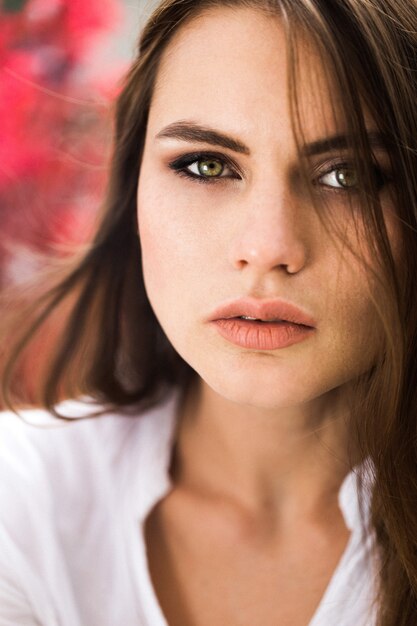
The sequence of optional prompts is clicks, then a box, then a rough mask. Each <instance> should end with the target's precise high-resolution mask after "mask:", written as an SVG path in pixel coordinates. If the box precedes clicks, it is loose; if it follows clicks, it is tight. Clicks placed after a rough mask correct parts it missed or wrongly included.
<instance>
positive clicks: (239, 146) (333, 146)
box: [156, 121, 386, 156]
mask: <svg viewBox="0 0 417 626" xmlns="http://www.w3.org/2000/svg"><path fill="white" fill-rule="evenodd" d="M367 135H368V141H369V144H370V146H371V147H372V148H380V149H383V150H386V141H384V137H383V135H382V133H380V132H378V131H368V133H367ZM156 138H157V139H164V138H169V139H180V140H182V141H188V142H197V143H209V144H211V145H213V146H221V147H222V148H228V149H229V150H233V152H238V153H240V154H246V155H250V153H251V152H250V149H249V148H248V146H246V145H245V144H244V143H242V142H241V141H240V140H239V139H236V138H234V137H232V136H230V135H227V134H225V133H222V132H220V131H218V130H216V129H214V128H210V127H208V126H201V125H199V124H196V123H194V122H189V121H178V122H173V123H172V124H169V125H168V126H166V127H165V128H163V129H162V130H161V131H159V132H158V133H157V135H156ZM351 145H352V139H349V137H348V136H347V135H334V136H332V137H326V138H324V139H318V140H317V141H313V142H311V143H308V144H306V145H305V146H303V147H302V153H303V154H304V155H305V156H315V155H318V154H323V153H326V152H332V151H333V150H341V149H346V148H349V146H351Z"/></svg>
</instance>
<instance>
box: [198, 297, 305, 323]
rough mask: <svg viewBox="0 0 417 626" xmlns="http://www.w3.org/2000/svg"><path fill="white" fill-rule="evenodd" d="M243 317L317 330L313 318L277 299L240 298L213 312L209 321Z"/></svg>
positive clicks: (295, 306)
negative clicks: (277, 321)
mask: <svg viewBox="0 0 417 626" xmlns="http://www.w3.org/2000/svg"><path fill="white" fill-rule="evenodd" d="M241 315H245V316H247V317H255V318H256V319H260V320H264V321H272V320H282V321H284V322H290V323H291V324H299V325H302V326H306V327H309V328H315V327H316V325H317V323H316V321H315V320H314V319H313V317H311V315H309V314H308V313H306V312H305V311H303V310H302V309H301V308H299V307H298V306H297V305H295V304H293V303H291V302H286V301H285V300H281V299H277V298H274V299H273V300H258V299H256V298H240V299H238V300H234V301H232V302H226V303H224V304H222V305H220V306H219V307H218V308H216V309H215V310H214V311H213V312H212V314H211V315H210V317H209V319H208V321H210V322H216V321H218V320H225V319H230V318H232V317H240V316H241Z"/></svg>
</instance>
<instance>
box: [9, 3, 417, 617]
mask: <svg viewBox="0 0 417 626" xmlns="http://www.w3.org/2000/svg"><path fill="white" fill-rule="evenodd" d="M416 26H417V7H416V5H415V3H414V2H413V3H410V0H395V1H394V0H378V2H373V3H372V2H368V0H366V1H365V0H335V1H334V2H328V1H327V0H326V1H324V0H315V1H312V0H270V1H267V0H265V1H262V0H258V1H243V0H230V1H229V0H228V1H226V2H224V1H222V2H217V1H215V0H198V1H196V0H193V1H192V2H191V1H190V2H184V1H183V0H182V1H180V0H167V1H165V2H163V3H162V4H161V5H160V7H159V8H158V9H157V10H156V11H155V12H154V14H153V15H152V16H151V18H150V20H149V22H148V24H147V26H146V27H145V29H144V31H143V33H142V36H141V40H140V52H139V56H138V59H137V60H136V61H135V63H134V64H133V67H132V69H131V71H130V73H129V76H128V77H127V81H126V84H125V87H124V90H123V92H122V94H121V96H120V99H119V102H118V108H117V124H116V132H115V135H116V136H115V153H114V160H113V170H112V178H111V183H110V188H109V194H108V201H107V205H106V208H105V211H104V213H103V215H102V219H101V223H100V224H99V226H98V229H97V234H96V236H95V239H94V242H93V243H92V245H91V248H90V249H89V250H88V251H87V252H85V251H84V253H83V255H82V256H81V257H80V258H78V259H76V261H75V262H74V264H73V267H72V268H70V270H68V272H67V274H66V276H65V277H64V278H61V280H60V282H57V283H56V284H55V286H54V287H53V288H51V289H50V290H49V291H48V292H46V293H45V295H44V297H43V298H42V299H40V300H39V303H38V305H37V307H36V308H35V309H34V311H33V315H34V319H33V320H32V324H31V326H30V328H29V330H25V333H24V334H22V335H21V340H20V343H19V345H17V346H16V348H15V350H14V352H13V355H12V358H11V360H10V361H9V364H8V367H7V369H6V372H5V375H4V390H5V393H6V394H7V397H8V399H9V400H8V401H9V404H10V403H12V402H13V403H14V404H15V405H16V404H17V403H18V402H19V401H20V402H21V401H22V398H21V397H19V393H18V390H17V382H16V376H13V372H14V371H18V368H17V370H16V367H15V366H16V365H17V364H18V363H19V361H20V359H21V355H22V354H23V353H24V347H25V345H26V344H27V343H30V339H31V338H32V336H33V335H35V334H36V330H37V329H38V328H40V327H41V326H42V323H43V321H44V319H46V318H47V316H48V315H49V314H50V313H52V312H54V311H55V310H56V308H57V307H58V305H59V304H60V303H65V301H66V298H67V297H68V296H70V294H71V295H72V296H73V295H74V294H77V305H76V306H75V308H74V311H73V314H72V317H71V319H70V321H69V323H68V328H67V329H66V332H65V335H64V336H63V338H62V343H61V345H60V346H59V347H57V351H56V358H55V360H54V361H53V362H52V364H51V371H50V373H49V375H48V377H47V379H46V381H45V385H44V388H43V389H42V390H40V405H41V407H43V408H40V409H37V410H36V409H33V408H32V409H30V410H21V411H20V413H21V416H22V417H24V420H25V421H26V422H30V423H35V424H37V425H38V424H46V425H47V426H48V429H45V428H39V427H37V428H34V427H33V426H31V425H28V424H26V423H25V421H22V420H20V421H19V420H18V419H17V418H16V417H15V416H14V415H13V414H12V413H4V414H3V417H2V426H1V429H2V433H1V441H2V446H3V447H2V452H1V471H2V477H3V480H2V486H1V489H2V496H1V502H2V507H1V509H2V512H1V535H2V538H1V541H2V554H1V556H0V559H1V562H0V565H1V567H0V570H1V586H0V593H1V595H0V600H1V601H0V607H1V608H0V615H1V617H2V624H7V625H9V624H22V625H23V624H39V623H40V624H43V625H48V626H49V625H52V624H65V625H67V624H68V626H75V625H78V624H85V625H88V626H96V625H97V626H98V625H100V626H107V625H109V626H110V625H112V626H114V625H116V624H126V625H132V626H133V625H134V624H141V625H142V624H146V625H150V626H162V625H164V624H170V625H174V626H188V625H198V626H200V625H201V626H212V625H218V624H228V625H229V624H231V625H236V626H237V625H245V626H246V625H248V624H251V626H252V625H258V624H259V625H262V626H269V625H271V626H275V625H277V624H291V626H305V625H307V624H309V626H334V625H335V624H338V625H339V626H340V625H342V626H351V625H352V624H355V626H357V625H363V626H368V625H374V624H375V625H378V626H394V625H395V626H399V625H404V626H405V625H407V626H409V625H411V624H413V623H415V622H416V620H417V603H416V593H417V557H416V554H415V545H416V544H415V537H416V536H417V507H416V501H417V473H416V472H417V464H416V450H415V434H416V433H415V409H416V402H417V399H416V394H415V389H416V385H415V383H416V376H417V374H416V360H415V356H414V346H415V343H416V327H417V321H416V316H415V311H416V310H417V308H416V304H417V303H416V289H415V286H416V262H415V259H416V255H415V244H416V208H417V180H416V154H417V152H416V137H417V116H416V113H415V96H416V55H415V50H416V47H415V46H416ZM19 323H21V320H20V321H19ZM82 394H84V395H82ZM62 395H65V397H67V398H71V397H72V398H77V399H76V400H67V401H66V402H63V403H62V404H60V405H58V406H56V402H57V399H58V398H59V397H62ZM94 401H95V402H94ZM97 401H98V402H99V403H100V405H99V406H96V403H97ZM91 414H95V415H96V416H95V417H94V419H78V420H76V421H75V423H74V418H80V417H85V416H87V415H91ZM97 414H100V415H101V416H100V417H97ZM52 415H55V416H57V415H58V416H61V417H62V418H65V419H66V421H65V422H64V423H63V424H62V422H60V421H59V420H57V419H56V417H55V418H54V417H53V416H52ZM57 422H58V424H59V425H58V426H57V425H56V424H57ZM49 426H52V427H49Z"/></svg>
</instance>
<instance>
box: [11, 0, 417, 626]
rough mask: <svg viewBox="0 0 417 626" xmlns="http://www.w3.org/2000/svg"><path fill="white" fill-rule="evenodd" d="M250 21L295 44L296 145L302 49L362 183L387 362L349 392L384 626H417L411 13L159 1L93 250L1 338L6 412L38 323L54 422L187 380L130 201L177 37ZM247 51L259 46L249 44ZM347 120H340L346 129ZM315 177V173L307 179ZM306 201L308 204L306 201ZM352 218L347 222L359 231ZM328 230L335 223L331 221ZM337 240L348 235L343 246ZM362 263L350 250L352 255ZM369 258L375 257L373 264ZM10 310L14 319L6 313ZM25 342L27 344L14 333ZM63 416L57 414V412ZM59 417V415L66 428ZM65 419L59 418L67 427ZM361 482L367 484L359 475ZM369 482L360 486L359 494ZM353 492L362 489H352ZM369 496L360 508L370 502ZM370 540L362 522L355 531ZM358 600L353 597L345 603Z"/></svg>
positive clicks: (306, 2)
mask: <svg viewBox="0 0 417 626" xmlns="http://www.w3.org/2000/svg"><path fill="white" fill-rule="evenodd" d="M216 7H217V8H218V7H221V8H222V9H228V10H229V9H231V10H238V9H240V8H242V7H244V8H255V9H257V10H259V11H265V12H267V13H268V14H272V15H274V16H279V17H280V19H281V21H282V23H283V25H284V28H285V33H286V43H287V49H288V65H289V74H288V75H289V78H288V80H289V93H290V104H291V112H292V125H293V131H294V136H295V138H296V143H297V146H298V149H299V153H300V160H302V156H301V149H300V146H301V145H302V142H303V127H302V119H301V117H300V113H299V111H300V107H299V96H298V89H299V80H298V78H297V77H298V75H299V74H298V72H299V62H298V59H299V57H298V54H297V52H298V50H299V47H298V42H299V35H300V34H301V35H308V37H309V39H310V40H311V41H313V43H314V45H315V47H316V49H317V51H318V52H319V54H320V58H321V59H322V61H323V68H324V70H325V72H326V74H327V75H328V77H329V84H330V82H331V85H332V89H337V91H338V94H339V96H340V101H341V107H342V109H341V110H342V116H343V118H344V119H343V126H344V128H347V129H348V132H347V136H348V137H349V138H350V145H349V147H350V148H351V150H352V154H353V161H354V163H355V165H356V170H357V171H358V172H359V183H360V184H359V206H360V223H361V228H365V232H366V238H367V245H368V252H369V251H370V252H371V255H370V257H371V259H372V264H370V263H367V262H366V261H365V259H361V260H362V262H363V263H364V264H365V265H366V270H367V273H368V275H369V277H370V279H371V281H372V285H373V287H372V298H373V303H374V308H375V316H376V320H377V321H378V323H380V325H381V328H382V330H383V332H382V337H381V345H380V350H379V355H378V358H377V360H376V362H375V364H374V365H373V367H372V369H371V370H370V371H369V372H367V373H366V374H364V375H362V376H361V377H360V378H359V379H358V380H357V381H356V383H355V385H354V388H353V392H352V397H351V412H350V416H349V428H350V435H351V437H350V445H351V447H352V451H353V450H356V451H357V450H359V451H360V456H361V458H364V459H367V460H369V463H368V465H367V466H366V467H365V465H363V466H362V467H364V468H365V469H366V471H371V473H372V485H373V486H372V491H371V493H370V494H368V497H369V498H370V501H371V509H370V510H371V516H370V520H369V525H368V527H367V528H365V531H366V533H367V534H368V535H369V533H371V532H372V533H375V537H376V540H377V541H376V554H375V556H376V557H377V559H378V568H377V569H378V589H377V597H376V601H375V604H376V607H377V614H378V615H377V620H378V621H377V623H378V626H410V625H411V624H414V623H417V450H416V444H417V419H416V418H417V219H416V211H417V114H416V95H417V61H416V59H417V52H416V50H417V34H416V31H417V5H416V3H415V0H331V1H329V0H221V1H220V0H165V1H164V2H162V3H161V4H160V5H159V7H158V8H157V9H156V10H155V11H154V13H153V14H152V15H151V17H150V19H149V20H148V22H147V24H146V26H145V28H144V29H143V31H142V33H141V37H140V40H139V46H138V54H137V58H136V60H135V61H134V63H133V65H132V67H131V69H130V71H129V73H128V74H127V76H126V79H125V82H124V85H123V89H122V92H121V95H120V97H119V99H118V102H117V105H116V116H115V119H116V124H115V137H114V155H113V160H112V166H111V174H110V178H109V187H108V193H107V197H106V202H105V204H104V206H103V209H102V212H101V213H100V216H99V219H98V222H97V229H96V233H95V236H94V239H93V241H92V242H91V244H90V245H89V246H88V247H87V248H86V249H83V250H82V251H80V252H79V254H78V255H77V256H75V257H74V258H73V259H72V260H71V262H67V263H66V264H65V266H63V267H60V270H59V272H58V274H57V275H55V276H54V277H52V278H51V281H52V280H53V283H52V282H51V284H50V285H49V286H48V287H47V288H44V290H43V293H42V294H40V295H39V297H38V298H37V299H36V302H33V301H32V302H31V304H30V306H29V307H28V306H25V307H21V313H20V314H19V315H18V314H17V313H16V310H15V309H14V311H13V320H14V334H13V336H14V337H15V338H16V337H17V340H16V341H15V342H14V345H13V346H12V347H10V340H9V338H10V336H11V335H10V324H9V322H8V323H7V324H6V321H5V319H6V318H7V315H6V316H5V318H4V321H3V324H0V327H2V328H3V329H4V330H2V331H1V333H2V334H1V336H2V340H3V345H4V346H8V347H9V354H8V358H7V360H6V361H5V363H6V365H5V367H4V371H3V377H2V381H3V383H2V389H3V395H4V400H5V403H6V404H7V406H9V407H12V408H13V407H14V406H15V405H16V403H19V402H21V403H22V402H25V394H24V390H22V389H20V388H19V382H18V381H19V376H18V374H19V364H20V363H21V362H22V360H24V354H25V351H26V349H27V347H28V346H30V345H31V343H32V342H33V341H34V338H35V337H36V336H37V334H38V333H39V332H42V328H43V327H44V324H45V322H46V321H47V320H48V319H49V318H50V317H51V316H54V315H56V314H57V311H59V310H60V309H62V308H65V309H66V320H67V321H66V325H65V328H64V329H63V330H62V332H61V333H58V334H57V337H56V345H55V347H54V350H53V354H51V358H50V368H49V371H48V372H47V373H46V374H45V376H44V377H43V380H42V383H39V386H38V387H39V388H38V397H37V403H38V404H39V405H41V406H43V407H45V408H47V409H48V410H49V411H50V412H52V413H56V403H57V402H58V400H59V399H60V398H62V397H63V396H64V397H68V396H70V397H75V396H79V395H82V394H87V395H88V396H89V397H92V398H95V399H96V400H97V401H98V402H99V403H100V405H101V406H104V407H105V409H103V410H108V409H109V408H117V409H118V410H121V409H122V408H123V410H126V411H127V410H129V407H132V406H134V407H135V412H136V413H137V407H138V405H139V406H141V407H143V408H145V407H151V406H153V405H156V404H157V403H158V402H160V401H161V399H162V398H163V396H164V394H165V393H166V392H167V391H168V390H169V389H170V388H171V387H173V386H177V387H180V388H181V389H183V390H185V389H186V388H187V386H188V384H189V383H190V382H191V381H192V380H193V379H194V378H195V376H196V373H195V372H194V370H193V369H192V368H191V367H190V366H189V365H188V364H187V363H186V362H185V361H184V360H183V359H182V358H181V357H180V356H179V354H178V353H177V352H176V351H175V349H174V348H173V346H172V345H171V344H170V342H169V340H168V339H167V337H166V335H165V334H164V332H163V330H162V328H161V326H160V325H159V322H158V320H157V319H156V317H155V315H154V312H153V310H152V308H151V306H150V303H149V301H148V298H147V295H146V291H145V286H144V281H143V275H142V265H141V249H140V241H139V238H138V229H137V214H136V213H137V207H136V192H137V185H138V178H139V175H140V165H141V159H142V153H143V148H144V141H145V133H146V126H147V118H148V113H149V108H150V105H151V101H152V94H153V89H154V85H155V81H156V77H157V73H158V67H159V65H160V61H161V57H162V55H163V53H164V51H165V50H166V48H167V46H168V45H169V43H170V41H171V39H172V37H173V35H174V34H175V33H176V32H177V31H178V30H179V29H180V28H184V27H186V24H187V23H189V21H190V20H193V19H195V18H196V17H197V16H198V15H201V14H202V12H205V11H209V10H211V9H213V8H216ZM248 45H250V42H248ZM364 107H366V109H367V111H369V112H370V113H371V116H372V119H373V121H374V123H375V124H376V126H377V129H378V131H379V132H380V133H381V135H382V136H383V138H384V143H385V146H386V148H387V151H388V154H389V158H390V163H391V170H392V180H393V181H394V182H395V183H396V184H395V185H394V186H393V190H392V193H393V199H394V203H395V209H396V216H397V227H398V232H399V237H400V252H401V262H400V263H399V264H398V263H397V264H396V263H395V262H394V255H393V251H392V249H391V245H390V241H389V237H388V234H387V229H386V225H385V221H384V216H383V212H382V209H381V203H380V200H379V193H378V189H377V185H376V182H375V176H374V173H373V167H374V158H373V153H372V147H371V145H370V141H369V136H368V134H367V130H366V124H365V119H364ZM340 114H341V113H340V111H339V112H338V114H337V115H338V121H339V123H340ZM305 176H306V179H307V170H305ZM312 202H313V203H314V197H313V194H312ZM355 215H356V216H357V209H356V212H355V214H354V212H353V211H352V219H357V217H355ZM323 219H325V220H326V223H329V224H330V222H329V219H330V218H329V216H327V217H326V216H323ZM339 235H340V236H341V233H339ZM353 253H354V251H353ZM368 258H369V255H368ZM10 308H11V307H9V309H10ZM18 329H19V333H18V336H17V335H16V333H17V330H18ZM56 414H57V413H56ZM58 415H59V414H58ZM61 417H63V419H65V416H61ZM358 478H359V479H360V478H361V476H360V475H359V476H358ZM362 482H363V483H364V480H363V481H362ZM359 483H361V481H360V480H359ZM360 492H361V501H362V500H363V498H364V494H363V493H362V489H361V490H360ZM362 523H363V525H364V526H365V521H364V518H363V520H362ZM352 601H354V599H352Z"/></svg>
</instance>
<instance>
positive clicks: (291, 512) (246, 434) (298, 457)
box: [172, 379, 351, 524]
mask: <svg viewBox="0 0 417 626" xmlns="http://www.w3.org/2000/svg"><path fill="white" fill-rule="evenodd" d="M347 437H348V432H347V411H346V410H345V408H344V406H343V402H342V400H341V393H340V391H333V392H331V393H329V394H327V395H326V396H323V397H321V398H318V399H315V400H314V401H312V402H309V403H306V404H303V405H301V406H293V407H286V408H279V409H274V410H269V409H263V408H259V407H254V406H248V405H239V404H236V403H234V402H232V401H230V400H228V399H226V398H224V397H221V396H220V395H218V394H217V393H216V392H215V391H213V390H212V389H211V388H210V387H208V385H206V384H205V383H204V381H202V380H201V379H197V380H196V382H195V384H194V385H193V386H191V387H190V389H189V390H188V392H187V394H186V395H185V397H184V401H183V402H182V404H181V406H180V407H179V414H178V431H177V439H176V446H175V453H174V464H173V467H172V475H173V480H174V484H176V485H177V486H181V487H183V488H186V489H188V490H191V491H194V492H195V493H197V494H200V495H201V494H206V495H208V496H210V497H216V498H219V499H222V500H225V499H227V500H228V501H229V502H233V503H235V504H237V505H238V506H239V507H241V508H244V509H245V510H246V511H250V513H251V515H253V516H256V517H257V518H259V519H262V518H268V519H269V520H271V519H275V520H279V521H280V523H281V524H283V523H285V522H286V520H287V521H288V524H291V521H292V520H294V519H305V520H311V521H314V522H316V521H320V519H322V518H323V519H324V518H325V517H326V515H327V514H328V513H329V511H330V510H333V509H334V507H335V506H337V502H338V492H339V490H340V486H341V484H342V482H343V479H344V478H345V477H346V475H347V474H348V473H349V471H350V469H351V467H350V465H349V462H348V458H347Z"/></svg>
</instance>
